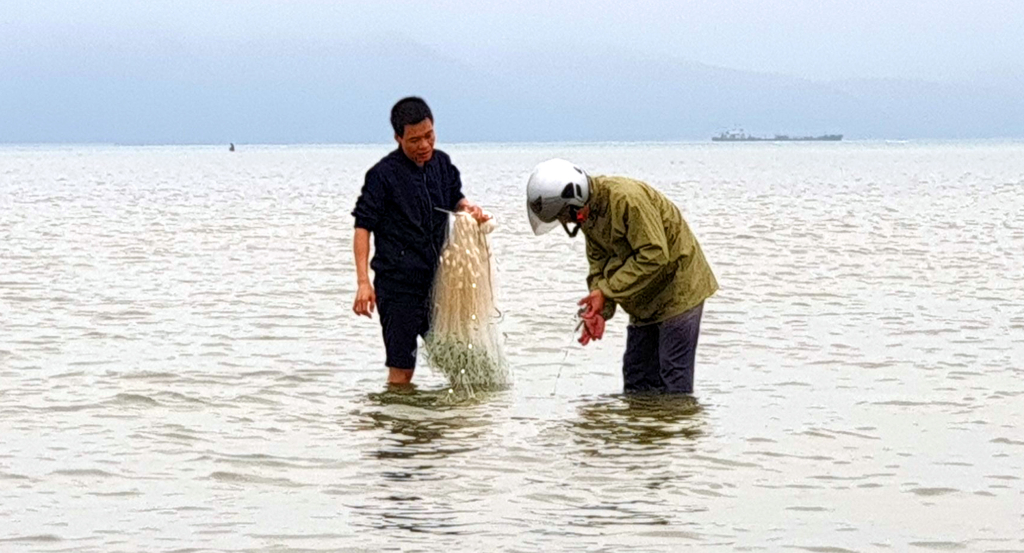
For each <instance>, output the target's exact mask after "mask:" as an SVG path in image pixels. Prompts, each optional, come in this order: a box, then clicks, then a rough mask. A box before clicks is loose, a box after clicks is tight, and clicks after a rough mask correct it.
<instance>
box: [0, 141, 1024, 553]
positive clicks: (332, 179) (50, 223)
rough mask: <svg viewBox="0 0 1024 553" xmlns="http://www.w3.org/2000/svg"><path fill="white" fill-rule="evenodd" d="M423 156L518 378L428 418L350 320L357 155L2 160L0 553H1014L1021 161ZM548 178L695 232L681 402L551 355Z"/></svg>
mask: <svg viewBox="0 0 1024 553" xmlns="http://www.w3.org/2000/svg"><path fill="white" fill-rule="evenodd" d="M439 146H440V147H441V148H443V149H445V150H446V151H448V152H449V153H450V154H451V155H452V157H453V160H454V161H455V163H456V164H457V165H458V166H459V168H460V169H461V171H462V175H463V181H464V187H465V191H466V193H467V195H469V196H470V197H471V198H473V199H474V200H476V201H478V202H479V203H481V204H483V205H484V206H486V207H487V208H488V209H489V210H491V211H492V212H493V213H494V214H495V215H496V217H497V219H498V222H499V225H500V227H499V229H498V230H497V231H496V232H495V233H494V234H493V235H492V247H493V251H494V255H495V261H496V264H497V270H498V278H499V283H500V288H499V303H500V307H501V308H502V313H503V315H502V319H501V321H500V325H501V326H500V328H501V331H502V333H503V336H504V346H505V350H506V355H507V357H508V359H509V362H510V364H511V367H512V370H513V373H514V378H515V383H514V386H513V387H512V388H511V389H510V390H508V391H504V392H498V393H494V394H490V395H486V396H481V397H479V398H478V399H477V400H476V401H472V402H466V403H459V404H454V405H452V404H449V403H447V402H445V401H443V399H444V395H445V392H446V388H445V383H444V381H443V380H442V379H441V378H440V377H439V376H437V375H435V374H432V373H431V372H430V371H429V370H427V369H421V370H420V371H418V374H417V376H416V382H417V388H416V390H415V391H413V392H411V393H397V392H394V391H388V390H386V389H385V386H384V379H385V370H384V368H383V360H384V355H383V347H382V345H381V340H380V329H379V325H378V323H377V321H376V320H368V319H365V318H356V317H355V316H354V315H353V314H352V312H351V302H352V299H353V294H354V288H355V287H354V285H355V277H354V273H353V269H352V256H351V227H352V218H351V216H350V215H349V213H350V211H351V209H352V206H353V202H354V200H355V196H356V194H357V193H358V190H359V187H360V185H361V180H362V174H363V172H364V171H365V170H366V169H367V168H368V167H369V166H370V165H372V163H373V162H375V161H376V160H377V159H379V158H380V157H381V156H383V155H384V154H386V153H387V151H388V147H387V146H383V145H381V146H337V147H328V146H324V147H312V146H303V147H244V146H243V147H240V148H239V151H237V152H235V153H229V152H227V149H226V148H222V147H216V148H214V147H105V146H66V147H64V146H59V147H58V146H54V147H17V146H5V147H3V148H0V521H3V522H2V524H0V551H41V552H54V551H70V552H92V551H96V552H110V551H274V552H278V551H438V550H447V551H622V550H625V549H626V548H627V547H628V548H630V549H632V550H635V551H675V550H678V549H682V548H687V547H688V548H693V549H697V550H722V551H777V550H786V549H789V550H797V551H800V550H803V551H814V552H841V551H877V550H884V549H889V550H893V551H908V550H921V551H928V550H936V551H946V550H963V551H1024V481H1022V478H1024V460H1022V459H1024V430H1022V429H1021V426H1022V423H1024V144H1022V143H1012V142H1009V143H966V142H963V143H920V144H916V143H904V144H887V143H857V142H849V143H839V144H781V145H771V144H601V145H571V144H538V145H451V146H444V145H439ZM554 156H560V157H565V158H568V159H572V160H573V161H575V162H576V163H578V164H580V165H582V166H584V167H586V168H587V169H588V170H590V171H591V172H593V173H598V174H600V173H605V174H625V175H629V176H633V177H636V178H640V179H643V180H646V181H647V182H649V183H651V184H653V185H654V186H656V187H657V188H659V189H660V190H662V191H664V192H665V193H666V194H667V195H668V196H669V197H670V198H672V199H673V200H675V201H676V202H677V203H678V205H679V206H680V207H681V209H682V211H683V213H684V215H685V217H686V218H687V220H688V222H689V223H690V225H691V226H692V227H693V229H694V230H695V232H696V234H697V236H698V238H699V239H700V242H701V244H702V246H703V248H704V251H705V253H706V254H707V256H708V258H709V260H710V261H711V263H712V265H713V268H714V270H715V272H716V274H717V276H718V279H719V281H720V284H721V286H722V289H721V291H720V292H719V293H718V294H717V295H716V296H715V297H713V298H712V299H711V300H709V301H708V302H707V304H706V306H705V312H704V321H703V333H702V335H701V344H700V348H699V352H698V367H697V393H696V398H694V399H689V398H671V397H624V396H622V395H621V394H619V391H620V390H621V375H620V361H621V354H622V350H623V348H624V343H625V330H626V329H625V318H624V317H622V316H617V317H616V318H615V319H613V320H612V321H610V323H609V329H608V332H607V335H606V338H605V339H604V340H602V341H600V342H597V343H595V344H592V345H590V346H588V347H586V348H583V347H581V346H579V345H578V344H575V343H574V342H573V341H572V330H573V327H574V319H573V316H574V312H575V302H576V300H578V299H579V298H580V297H582V296H583V295H584V294H585V292H586V290H585V285H584V282H583V278H584V275H585V271H586V267H585V258H584V253H583V240H582V239H577V240H575V241H571V240H569V239H568V238H566V237H565V236H564V235H560V234H561V233H560V232H553V233H551V234H550V235H546V236H543V237H540V238H536V237H534V236H532V234H531V233H530V232H529V227H528V224H527V222H526V217H525V211H524V209H525V207H524V205H523V204H524V203H525V202H524V199H523V197H522V195H523V187H524V183H525V179H526V176H527V175H528V172H529V171H530V169H531V168H532V167H533V166H534V165H535V164H536V163H537V162H539V161H541V160H543V159H546V158H549V157H554ZM620 315H621V314H620Z"/></svg>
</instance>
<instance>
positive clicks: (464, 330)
mask: <svg viewBox="0 0 1024 553" xmlns="http://www.w3.org/2000/svg"><path fill="white" fill-rule="evenodd" d="M494 228H495V224H494V221H493V220H492V221H487V222H485V223H482V224H481V223H477V221H476V220H475V219H473V217H472V216H470V215H468V214H466V213H457V214H456V215H455V222H454V224H453V226H452V229H451V233H450V234H449V236H448V242H447V244H445V247H444V251H443V252H442V253H441V262H440V265H439V266H438V269H437V276H436V277H435V280H434V291H433V313H432V317H431V325H430V333H429V334H428V335H427V339H426V341H425V344H424V345H425V350H426V358H427V362H428V363H429V364H430V366H431V367H433V368H434V369H435V370H437V371H438V372H440V373H441V374H443V375H444V376H445V378H447V379H448V383H449V384H450V385H451V389H450V391H449V393H450V394H452V395H454V396H456V397H460V398H461V397H467V396H468V397H472V396H474V395H475V393H476V392H480V391H486V390H500V389H503V388H507V387H508V385H509V381H510V375H509V370H508V364H507V363H506V362H505V358H504V356H503V355H502V352H501V346H500V344H499V341H498V329H497V323H496V317H497V316H498V311H497V309H496V308H495V304H494V288H493V285H494V272H493V270H492V264H491V248H490V245H489V244H488V240H487V235H488V234H490V233H491V232H492V231H493V230H494Z"/></svg>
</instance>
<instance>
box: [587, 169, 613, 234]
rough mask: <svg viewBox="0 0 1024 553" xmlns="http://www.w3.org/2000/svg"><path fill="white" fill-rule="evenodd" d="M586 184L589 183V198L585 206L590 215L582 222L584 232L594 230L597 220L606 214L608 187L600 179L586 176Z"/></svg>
mask: <svg viewBox="0 0 1024 553" xmlns="http://www.w3.org/2000/svg"><path fill="white" fill-rule="evenodd" d="M587 182H589V183H590V198H588V199H587V203H586V205H587V206H589V207H590V215H589V216H588V217H587V220H586V221H583V231H584V232H586V231H588V230H590V229H592V228H594V225H595V224H597V219H599V218H602V217H604V216H605V215H607V214H608V187H607V186H606V185H605V184H604V183H603V182H601V177H591V176H589V175H587Z"/></svg>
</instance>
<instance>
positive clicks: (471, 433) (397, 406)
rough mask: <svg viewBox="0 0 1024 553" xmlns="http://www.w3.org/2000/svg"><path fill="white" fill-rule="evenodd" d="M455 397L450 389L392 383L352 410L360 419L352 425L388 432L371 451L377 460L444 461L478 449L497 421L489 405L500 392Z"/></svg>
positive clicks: (357, 418)
mask: <svg viewBox="0 0 1024 553" xmlns="http://www.w3.org/2000/svg"><path fill="white" fill-rule="evenodd" d="M449 395H450V394H449V393H448V390H447V389H444V390H421V389H418V388H417V387H416V386H389V387H388V388H387V389H386V390H385V391H383V392H374V393H370V394H368V395H367V405H366V406H365V407H364V408H362V409H357V410H355V411H352V413H351V415H352V417H354V421H355V422H354V423H350V424H352V428H353V429H355V430H377V431H383V432H384V433H383V434H382V435H381V436H380V447H379V448H377V449H375V450H373V451H371V452H370V453H369V455H370V456H371V457H374V458H377V459H412V458H421V459H443V458H445V457H448V456H450V455H456V454H460V453H466V452H470V451H473V450H474V449H476V448H478V447H479V440H478V438H480V437H481V436H482V435H483V434H484V433H485V432H486V431H487V429H488V427H489V426H490V424H491V420H490V417H489V416H488V413H487V409H488V408H489V407H488V406H489V405H490V404H491V401H493V400H495V399H497V397H495V396H496V395H497V394H477V396H476V397H475V398H473V399H471V400H469V399H466V400H463V401H461V402H459V403H452V402H451V400H450V398H449ZM499 397H500V396H499ZM489 400H491V401H489Z"/></svg>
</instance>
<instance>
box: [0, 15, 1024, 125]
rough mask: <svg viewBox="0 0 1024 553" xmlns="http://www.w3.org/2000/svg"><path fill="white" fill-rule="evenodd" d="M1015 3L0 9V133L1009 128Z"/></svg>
mask: <svg viewBox="0 0 1024 553" xmlns="http://www.w3.org/2000/svg"><path fill="white" fill-rule="evenodd" d="M1020 21H1024V3H1020V2H1011V1H997V2H988V3H986V4H984V5H974V4H969V3H966V2H953V3H945V4H943V5H931V4H928V3H925V2H912V1H903V2H896V3H891V2H890V3H885V2H880V1H874V0H872V1H869V2H864V3H860V4H858V5H857V6H848V5H845V4H843V3H839V2H785V3H784V2H769V3H765V2H733V3H730V4H728V5H721V3H716V2H710V1H700V2H696V1H689V2H687V1H683V2H670V1H667V0H656V1H649V2H644V3H642V4H640V5H637V6H634V5H630V6H625V5H619V4H617V3H613V2H580V1H575V0H574V1H571V2H560V3H557V4H554V3H551V2H541V1H533V0H530V1H525V2H520V3H517V4H515V5H514V6H489V5H477V4H475V3H470V2H465V1H456V0H449V1H445V2H439V3H436V4H434V5H429V6H428V5H422V4H421V3H417V2H407V1H401V2H390V3H388V5H387V6H379V5H364V4H361V3H355V2H328V1H326V0H323V1H299V2H292V3H289V4H287V5H282V4H278V3H274V2H270V1H254V2H248V3H246V4H245V5H244V6H243V5H239V4H237V3H232V2H227V1H212V2H200V1H198V0H190V1H184V2H175V3H174V4H173V5H171V4H170V3H148V4H144V5H142V4H137V3H134V2H128V1H125V0H106V1H100V2H93V3H91V4H90V5H87V6H83V5H79V4H76V3H72V2H65V1H58V2H51V3H47V4H46V5H45V6H41V5H38V4H37V3H32V2H27V1H22V0H14V1H11V2H7V3H5V7H4V13H2V14H0V71H2V72H3V74H4V75H5V78H4V79H3V80H2V81H0V102H2V104H3V105H4V106H5V107H7V109H4V110H2V111H0V142H3V143H122V144H219V143H225V144H226V143H228V142H235V143H236V144H239V143H250V144H256V143H260V144H322V143H323V144H327V143H339V144H361V143H370V144H372V143H387V142H388V141H389V140H390V135H391V133H390V129H389V127H388V124H387V113H388V110H389V108H390V106H391V104H392V103H393V102H394V101H395V100H397V99H398V98H400V97H402V96H406V95H420V96H423V97H424V98H426V99H427V101H428V102H429V103H430V104H431V106H432V107H433V108H434V111H435V116H436V118H437V119H438V126H439V130H441V129H443V130H444V133H445V134H444V135H442V138H443V139H446V140H447V141H449V142H456V143H458V142H467V143H474V142H563V141H569V142H578V141H585V142H620V141H691V140H706V139H707V138H708V137H709V136H710V135H711V134H716V133H717V132H721V131H723V130H729V129H733V128H743V129H745V130H747V131H748V132H751V133H754V134H774V133H782V134H824V133H842V134H844V135H846V137H847V138H848V139H858V138H862V139H962V138H966V139H979V138H980V139H987V138H1019V137H1022V136H1024V101H1022V99H1021V94H1020V92H1021V90H1024V33H1020V32H1019V24H1018V23H1015V22H1020Z"/></svg>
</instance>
